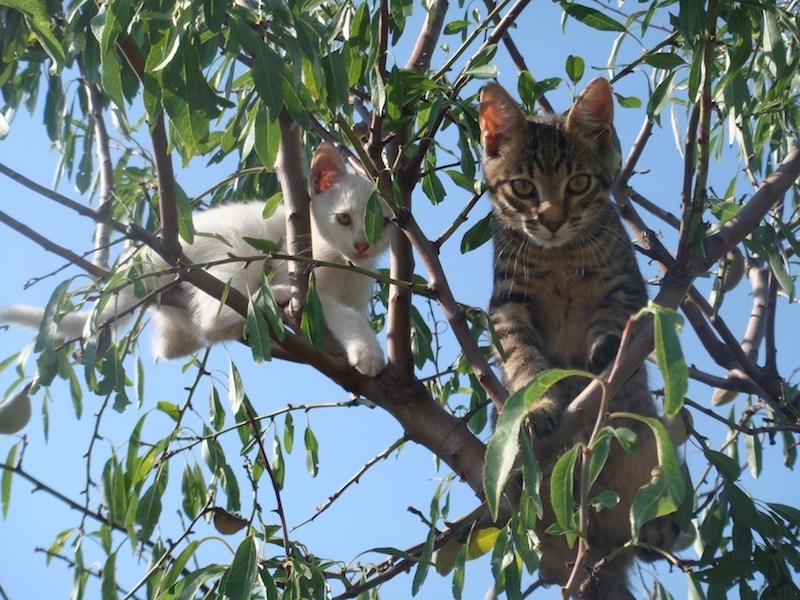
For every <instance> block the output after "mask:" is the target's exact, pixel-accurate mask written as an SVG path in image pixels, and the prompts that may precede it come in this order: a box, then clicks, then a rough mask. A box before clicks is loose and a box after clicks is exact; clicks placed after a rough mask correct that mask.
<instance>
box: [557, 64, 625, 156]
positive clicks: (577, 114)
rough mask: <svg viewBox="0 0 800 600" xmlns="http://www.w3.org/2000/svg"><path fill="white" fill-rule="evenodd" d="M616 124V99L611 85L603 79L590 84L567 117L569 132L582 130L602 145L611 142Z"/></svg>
mask: <svg viewBox="0 0 800 600" xmlns="http://www.w3.org/2000/svg"><path fill="white" fill-rule="evenodd" d="M613 123H614V97H613V95H612V93H611V84H609V83H608V81H607V80H606V79H603V78H602V77H596V78H594V79H592V80H591V81H590V82H589V85H587V86H586V89H585V90H583V92H581V95H580V96H578V97H577V99H576V100H575V103H574V104H573V105H572V108H571V109H570V111H569V115H567V124H566V127H567V129H568V130H575V129H579V130H581V131H582V132H583V133H584V134H585V135H588V136H589V137H592V138H595V139H597V140H598V141H600V142H602V143H608V142H610V141H611V131H612V127H613Z"/></svg>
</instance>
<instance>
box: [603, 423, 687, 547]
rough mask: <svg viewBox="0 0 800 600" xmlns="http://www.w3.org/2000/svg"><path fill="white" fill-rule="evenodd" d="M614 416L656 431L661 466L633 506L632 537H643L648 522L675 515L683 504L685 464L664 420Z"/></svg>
mask: <svg viewBox="0 0 800 600" xmlns="http://www.w3.org/2000/svg"><path fill="white" fill-rule="evenodd" d="M612 417H614V418H617V417H620V418H628V419H633V420H636V421H640V422H641V423H644V424H646V425H647V426H648V427H649V428H650V430H651V431H652V432H653V435H654V437H655V442H656V453H657V454H658V467H657V468H656V469H654V472H653V478H652V480H651V481H650V483H648V484H646V485H644V486H642V488H641V489H639V491H638V492H637V494H636V498H635V499H634V501H633V504H632V505H631V513H630V516H631V535H632V537H633V539H636V538H637V537H638V536H639V529H641V527H642V525H644V524H645V523H646V522H647V521H650V520H652V519H656V518H658V517H661V516H663V515H667V514H670V513H673V512H675V511H676V510H677V509H678V507H679V506H680V504H681V502H683V496H684V493H685V491H686V488H685V487H684V481H683V472H682V469H681V462H680V460H679V459H678V453H677V452H676V451H675V446H674V445H673V443H672V439H671V438H670V436H669V433H667V430H666V428H665V427H664V424H663V423H662V422H661V420H660V419H657V418H654V417H643V416H641V415H637V414H633V413H614V414H613V415H612Z"/></svg>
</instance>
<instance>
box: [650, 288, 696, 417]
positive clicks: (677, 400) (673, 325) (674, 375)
mask: <svg viewBox="0 0 800 600" xmlns="http://www.w3.org/2000/svg"><path fill="white" fill-rule="evenodd" d="M645 310H646V311H647V312H651V313H652V314H653V322H654V327H655V350H656V360H657V362H658V369H659V371H661V377H662V378H663V379H664V412H665V413H667V414H668V415H676V414H678V412H679V411H680V409H681V408H682V407H683V398H684V396H686V392H687V391H688V390H689V368H688V367H687V366H686V361H685V360H684V358H683V350H681V342H680V340H679V339H678V332H679V331H680V330H681V328H682V327H683V317H682V316H681V315H679V314H678V313H677V312H676V311H674V310H670V309H667V308H664V307H662V306H659V305H658V304H655V303H653V302H650V303H648V305H647V308H646V309H645Z"/></svg>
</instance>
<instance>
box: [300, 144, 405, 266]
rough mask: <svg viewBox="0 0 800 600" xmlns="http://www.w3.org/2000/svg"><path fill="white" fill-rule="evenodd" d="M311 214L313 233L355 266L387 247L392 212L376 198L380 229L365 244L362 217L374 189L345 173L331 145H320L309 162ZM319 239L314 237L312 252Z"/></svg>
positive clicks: (365, 237)
mask: <svg viewBox="0 0 800 600" xmlns="http://www.w3.org/2000/svg"><path fill="white" fill-rule="evenodd" d="M309 193H310V195H311V214H312V216H313V220H314V224H315V226H316V230H317V231H316V234H317V235H318V236H321V237H322V239H323V240H324V241H325V242H326V243H327V245H328V246H330V248H331V249H332V250H335V251H337V252H338V253H339V254H340V255H342V256H343V257H345V258H346V259H347V260H348V261H350V262H352V263H353V264H355V265H359V264H363V263H371V262H373V261H374V259H375V258H377V257H378V255H380V254H381V253H383V252H384V251H385V250H386V249H387V248H388V247H389V227H388V224H389V219H390V218H391V216H392V212H391V210H390V209H389V206H388V205H387V204H386V202H385V201H384V200H383V198H381V197H380V196H378V201H379V203H380V206H381V211H382V212H383V217H384V227H383V231H382V232H381V235H380V237H379V238H378V240H377V241H376V242H375V243H374V244H370V243H369V242H368V241H367V235H366V232H365V231H364V216H365V213H366V208H367V203H368V202H369V199H370V197H371V196H372V195H373V194H375V193H376V192H375V186H374V185H373V184H372V183H371V182H369V181H367V180H366V179H364V178H362V177H359V176H358V175H356V174H354V173H350V172H349V171H348V170H347V165H345V162H344V160H342V157H341V156H339V153H338V152H337V151H336V148H334V147H333V146H332V145H331V144H329V143H327V142H325V143H323V144H322V145H321V146H320V147H319V148H318V149H317V151H316V153H315V154H314V158H313V160H312V161H311V181H310V182H309ZM318 241H319V240H317V238H316V237H315V242H314V243H315V248H314V253H315V255H316V254H317V246H316V244H317V243H318Z"/></svg>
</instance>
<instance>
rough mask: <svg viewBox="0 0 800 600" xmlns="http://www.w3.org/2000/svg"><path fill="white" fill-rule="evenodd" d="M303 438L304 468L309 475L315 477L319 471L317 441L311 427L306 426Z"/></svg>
mask: <svg viewBox="0 0 800 600" xmlns="http://www.w3.org/2000/svg"><path fill="white" fill-rule="evenodd" d="M303 440H304V441H305V444H306V469H308V474H309V475H311V477H316V476H317V473H319V442H318V441H317V438H316V436H315V435H314V432H313V431H311V427H306V431H305V433H304V434H303Z"/></svg>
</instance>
